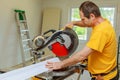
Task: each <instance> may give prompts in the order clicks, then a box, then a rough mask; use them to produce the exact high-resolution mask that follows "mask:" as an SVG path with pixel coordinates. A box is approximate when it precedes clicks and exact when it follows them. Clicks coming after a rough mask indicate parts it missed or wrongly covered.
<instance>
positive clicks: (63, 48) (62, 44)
mask: <svg viewBox="0 0 120 80" xmlns="http://www.w3.org/2000/svg"><path fill="white" fill-rule="evenodd" d="M49 33H52V34H51V35H48V34H49ZM78 44H79V41H78V36H77V34H76V32H75V31H74V30H73V29H71V28H64V29H62V30H53V29H52V30H48V31H46V32H44V33H43V34H42V35H38V36H36V37H35V38H34V39H33V46H34V48H35V51H42V50H43V49H44V48H45V47H48V48H49V49H50V50H51V51H52V52H53V53H54V54H55V55H56V56H57V57H58V58H59V59H60V60H63V59H65V58H68V57H70V56H71V55H72V54H73V53H74V52H75V50H76V49H77V47H78ZM84 67H85V66H84V65H82V66H81V65H79V64H77V65H74V66H70V67H68V68H65V69H62V70H57V71H50V72H46V73H45V74H47V79H42V80H63V78H65V77H66V76H68V75H71V74H73V73H74V72H75V71H76V69H77V70H78V69H79V70H80V69H83V68H84ZM43 74H44V73H43ZM45 74H44V75H45ZM48 75H49V77H48ZM37 77H38V76H37Z"/></svg>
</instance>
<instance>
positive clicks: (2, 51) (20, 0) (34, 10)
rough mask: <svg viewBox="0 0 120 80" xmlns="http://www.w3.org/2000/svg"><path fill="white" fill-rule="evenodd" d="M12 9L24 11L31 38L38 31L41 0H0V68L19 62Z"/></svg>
mask: <svg viewBox="0 0 120 80" xmlns="http://www.w3.org/2000/svg"><path fill="white" fill-rule="evenodd" d="M14 9H21V10H25V11H26V16H27V21H28V26H29V30H30V35H31V38H33V36H35V35H38V34H39V33H40V22H41V21H40V15H41V12H40V11H41V10H40V9H41V0H0V69H2V68H7V67H10V66H13V65H16V64H19V63H20V62H21V55H20V54H21V51H20V48H19V40H18V32H17V25H16V22H15V15H14Z"/></svg>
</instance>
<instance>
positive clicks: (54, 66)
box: [46, 61, 63, 70]
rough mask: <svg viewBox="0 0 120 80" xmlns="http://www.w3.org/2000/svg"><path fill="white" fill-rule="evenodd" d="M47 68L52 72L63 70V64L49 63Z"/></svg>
mask: <svg viewBox="0 0 120 80" xmlns="http://www.w3.org/2000/svg"><path fill="white" fill-rule="evenodd" d="M46 67H47V68H48V69H50V70H57V69H61V68H63V64H62V62H49V61H48V62H47V64H46Z"/></svg>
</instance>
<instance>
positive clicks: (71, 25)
mask: <svg viewBox="0 0 120 80" xmlns="http://www.w3.org/2000/svg"><path fill="white" fill-rule="evenodd" d="M73 26H74V22H70V23H68V24H66V25H65V28H66V27H67V28H71V29H72V28H73Z"/></svg>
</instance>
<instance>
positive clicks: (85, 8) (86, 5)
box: [79, 1, 101, 19]
mask: <svg viewBox="0 0 120 80" xmlns="http://www.w3.org/2000/svg"><path fill="white" fill-rule="evenodd" d="M79 10H80V11H82V12H83V14H84V16H85V17H87V18H88V19H89V18H90V14H91V13H92V14H94V15H95V17H99V16H101V13H100V10H99V7H98V6H97V5H96V4H95V3H93V2H91V1H85V2H83V3H82V4H81V6H80V7H79Z"/></svg>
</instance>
